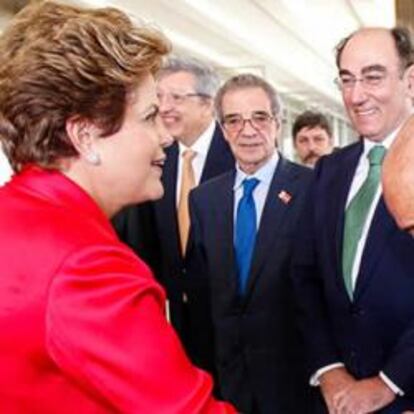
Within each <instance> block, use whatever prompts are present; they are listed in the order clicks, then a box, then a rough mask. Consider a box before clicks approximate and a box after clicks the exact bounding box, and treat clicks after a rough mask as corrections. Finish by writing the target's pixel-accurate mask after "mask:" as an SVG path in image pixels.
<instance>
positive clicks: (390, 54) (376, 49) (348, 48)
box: [340, 28, 399, 70]
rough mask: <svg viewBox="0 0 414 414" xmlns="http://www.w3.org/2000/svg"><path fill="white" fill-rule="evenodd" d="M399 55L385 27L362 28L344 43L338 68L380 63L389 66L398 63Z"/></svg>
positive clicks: (365, 66) (364, 66)
mask: <svg viewBox="0 0 414 414" xmlns="http://www.w3.org/2000/svg"><path fill="white" fill-rule="evenodd" d="M398 62H399V57H398V53H397V49H396V47H395V42H394V39H393V37H392V35H391V33H390V32H389V31H388V30H386V29H380V28H377V29H373V28H371V29H363V30H361V31H359V32H357V33H355V34H354V35H353V36H352V37H351V38H350V39H349V40H348V42H347V43H346V45H345V47H344V49H343V51H342V54H341V58H340V69H341V70H350V69H351V68H350V67H349V66H351V65H358V69H360V70H361V69H362V68H368V67H373V66H375V65H380V66H383V67H389V66H392V65H395V64H398Z"/></svg>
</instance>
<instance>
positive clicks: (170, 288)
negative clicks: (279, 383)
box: [114, 124, 234, 350]
mask: <svg viewBox="0 0 414 414" xmlns="http://www.w3.org/2000/svg"><path fill="white" fill-rule="evenodd" d="M166 153H167V160H166V163H165V166H164V172H163V176H162V181H163V184H164V189H165V194H164V197H163V198H162V199H161V200H158V201H156V202H153V203H145V204H141V205H139V206H133V207H129V208H128V209H126V210H124V211H123V212H121V213H120V214H119V215H118V216H117V217H116V218H115V220H114V224H115V228H116V229H117V232H118V235H119V236H120V238H121V239H122V240H123V241H125V242H126V243H127V244H129V245H130V246H131V247H132V248H133V249H134V250H135V251H136V252H137V254H138V255H139V256H141V257H142V258H143V259H144V260H147V261H148V263H149V265H150V266H151V267H152V268H153V269H154V271H155V274H156V277H157V279H158V280H159V281H160V282H161V284H162V285H163V286H164V287H165V288H166V290H167V296H168V299H169V301H170V311H171V321H172V323H173V325H174V327H175V328H176V330H177V332H178V333H179V335H180V337H181V339H182V340H183V341H184V344H185V345H186V347H187V350H188V346H187V344H188V342H189V341H191V337H192V335H191V333H188V332H186V310H185V308H186V307H185V304H184V303H183V293H184V289H185V288H184V286H183V274H184V272H185V267H184V262H183V257H182V255H181V249H180V242H179V234H178V223H177V207H176V189H177V166H178V143H176V142H175V143H174V144H173V145H171V146H170V147H169V148H167V149H166ZM233 167H234V158H233V155H232V153H231V151H230V148H229V146H228V144H227V142H226V141H225V140H224V138H223V134H222V132H221V128H220V127H219V125H218V124H217V125H216V129H215V131H214V135H213V139H212V141H211V145H210V148H209V151H208V154H207V158H206V162H205V164H204V168H203V172H202V175H201V179H200V182H204V181H206V180H208V179H210V178H212V177H215V176H216V175H219V174H222V173H223V172H225V171H228V170H230V169H232V168H233Z"/></svg>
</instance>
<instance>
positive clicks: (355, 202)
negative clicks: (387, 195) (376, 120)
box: [342, 145, 386, 300]
mask: <svg viewBox="0 0 414 414" xmlns="http://www.w3.org/2000/svg"><path fill="white" fill-rule="evenodd" d="M385 151H386V149H385V148H384V147H383V146H382V145H376V146H374V147H373V148H371V150H370V151H369V153H368V160H369V170H368V176H367V178H366V179H365V181H364V183H363V184H362V186H361V188H360V189H359V190H358V192H357V193H356V195H355V196H354V198H353V199H352V200H351V202H350V203H349V206H348V208H347V209H346V211H345V225H344V239H343V247H342V272H343V277H344V282H345V287H346V290H347V292H348V295H349V297H350V299H351V300H352V299H353V288H352V267H353V264H354V260H355V253H356V250H357V247H358V242H359V239H360V238H361V235H362V230H363V228H364V224H365V221H366V219H367V215H368V211H369V209H370V207H371V204H372V201H373V200H374V197H375V194H376V192H377V189H378V185H379V182H380V178H381V164H382V160H383V159H384V156H385Z"/></svg>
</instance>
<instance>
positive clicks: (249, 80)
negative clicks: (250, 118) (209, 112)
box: [215, 73, 282, 121]
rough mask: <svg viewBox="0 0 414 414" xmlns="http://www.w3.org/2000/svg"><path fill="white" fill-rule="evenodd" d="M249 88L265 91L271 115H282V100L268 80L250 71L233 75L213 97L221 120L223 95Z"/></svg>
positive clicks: (278, 117)
mask: <svg viewBox="0 0 414 414" xmlns="http://www.w3.org/2000/svg"><path fill="white" fill-rule="evenodd" d="M249 88H260V89H262V90H263V91H264V92H265V93H266V95H267V97H268V98H269V101H270V106H271V109H272V115H273V116H274V117H275V118H277V119H279V120H280V118H281V115H282V102H281V99H280V97H279V94H278V93H277V91H276V89H275V88H274V87H273V86H272V85H271V84H270V83H269V82H267V81H266V80H264V79H263V78H261V77H259V76H256V75H253V74H252V73H243V74H240V75H236V76H233V77H232V78H230V79H228V80H227V81H226V82H225V83H224V85H223V86H222V87H221V88H220V90H219V91H218V93H217V95H216V99H215V109H216V113H217V115H218V117H219V119H220V120H221V121H222V120H223V119H222V118H223V107H222V104H223V97H224V95H225V94H226V93H227V92H230V91H234V90H239V89H249Z"/></svg>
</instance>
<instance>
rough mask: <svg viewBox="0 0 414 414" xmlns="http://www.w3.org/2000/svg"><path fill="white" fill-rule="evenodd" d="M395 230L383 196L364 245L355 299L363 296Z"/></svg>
mask: <svg viewBox="0 0 414 414" xmlns="http://www.w3.org/2000/svg"><path fill="white" fill-rule="evenodd" d="M395 230H396V226H395V223H394V220H393V219H392V218H391V216H390V214H389V213H388V211H387V208H386V206H385V203H384V200H383V198H382V196H381V198H380V200H379V202H378V206H377V208H376V210H375V214H374V217H373V219H372V223H371V227H370V229H369V231H368V237H367V240H366V243H365V246H364V251H363V254H362V258H361V265H360V268H359V272H358V277H357V281H356V286H355V292H354V301H356V300H358V298H360V297H361V295H362V293H363V291H364V290H365V289H366V288H367V286H368V285H369V283H368V282H369V281H370V280H371V278H372V277H373V276H374V274H375V272H374V270H375V266H376V264H377V262H378V260H379V258H380V257H381V252H382V250H383V249H384V247H385V245H386V243H387V240H388V238H389V237H390V236H391V235H392V234H393V232H394V231H395Z"/></svg>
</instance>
